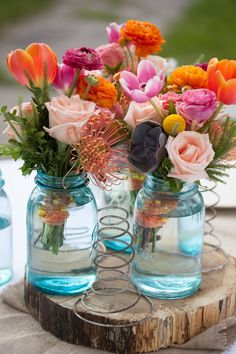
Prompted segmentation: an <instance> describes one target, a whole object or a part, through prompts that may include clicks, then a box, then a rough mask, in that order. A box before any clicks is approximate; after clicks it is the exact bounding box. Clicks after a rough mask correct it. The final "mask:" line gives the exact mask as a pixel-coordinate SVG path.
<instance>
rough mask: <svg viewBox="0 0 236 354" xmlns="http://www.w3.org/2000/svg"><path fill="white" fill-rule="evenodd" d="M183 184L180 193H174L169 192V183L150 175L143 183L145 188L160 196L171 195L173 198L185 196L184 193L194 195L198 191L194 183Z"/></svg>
mask: <svg viewBox="0 0 236 354" xmlns="http://www.w3.org/2000/svg"><path fill="white" fill-rule="evenodd" d="M182 182H183V186H182V189H181V190H180V191H177V192H174V191H173V190H171V187H170V183H169V181H165V180H164V179H161V178H159V177H157V176H154V175H153V174H152V173H148V174H147V178H146V180H145V182H144V186H145V187H146V188H149V189H151V190H152V191H153V192H158V193H162V194H167V195H168V196H170V195H172V196H173V197H179V196H181V195H186V193H191V194H192V193H196V192H197V191H198V185H197V184H196V183H194V182H184V181H182Z"/></svg>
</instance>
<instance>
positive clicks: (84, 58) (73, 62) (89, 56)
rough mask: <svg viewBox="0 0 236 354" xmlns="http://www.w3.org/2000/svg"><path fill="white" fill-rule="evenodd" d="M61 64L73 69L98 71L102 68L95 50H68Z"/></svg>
mask: <svg viewBox="0 0 236 354" xmlns="http://www.w3.org/2000/svg"><path fill="white" fill-rule="evenodd" d="M63 63H64V64H66V65H68V66H71V67H72V68H75V69H85V70H98V69H101V68H102V60H101V58H100V55H99V54H98V52H97V51H96V50H95V49H92V48H86V47H81V48H70V49H67V51H66V52H65V54H64V55H63Z"/></svg>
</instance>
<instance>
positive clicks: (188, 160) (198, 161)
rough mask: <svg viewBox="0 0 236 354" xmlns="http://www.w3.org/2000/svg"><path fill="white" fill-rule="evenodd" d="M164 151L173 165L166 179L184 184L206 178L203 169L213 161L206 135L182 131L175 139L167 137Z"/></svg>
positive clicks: (210, 145)
mask: <svg viewBox="0 0 236 354" xmlns="http://www.w3.org/2000/svg"><path fill="white" fill-rule="evenodd" d="M166 150H167V152H168V155H169V158H170V160H171V162H172V164H173V165H174V167H173V168H172V170H171V171H170V172H169V174H168V177H174V178H178V179H180V180H182V181H185V182H195V181H198V180H199V179H201V178H208V175H207V173H206V171H205V168H206V167H207V166H208V165H209V163H210V162H211V161H212V160H213V157H214V154H215V152H214V150H213V149H212V144H211V143H210V141H209V135H208V134H200V133H198V132H194V131H184V132H181V133H179V134H178V135H177V136H176V137H175V138H173V137H172V136H169V138H168V141H167V144H166Z"/></svg>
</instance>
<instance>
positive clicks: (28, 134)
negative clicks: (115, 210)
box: [0, 20, 236, 252]
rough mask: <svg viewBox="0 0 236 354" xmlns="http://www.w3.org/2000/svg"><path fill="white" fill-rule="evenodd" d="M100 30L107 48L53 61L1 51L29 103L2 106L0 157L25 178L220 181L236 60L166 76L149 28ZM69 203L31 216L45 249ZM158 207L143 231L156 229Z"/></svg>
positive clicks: (231, 138)
mask: <svg viewBox="0 0 236 354" xmlns="http://www.w3.org/2000/svg"><path fill="white" fill-rule="evenodd" d="M106 30H107V35H108V42H109V43H108V44H105V45H102V46H99V47H98V48H96V49H91V48H87V47H82V48H70V49H68V50H67V51H66V52H65V54H64V55H63V60H62V61H63V63H62V64H59V63H58V61H57V57H56V54H55V53H54V51H53V50H52V49H51V48H50V47H49V46H48V45H46V44H39V43H33V44H31V45H29V46H28V47H27V48H26V49H25V50H22V49H16V50H14V51H12V52H11V53H9V55H8V57H7V66H8V69H9V71H10V73H11V74H12V75H13V76H14V78H15V79H16V80H17V81H18V82H19V83H20V84H21V85H23V86H26V87H27V89H28V90H30V92H31V93H32V100H31V101H30V102H21V101H19V103H18V105H17V106H15V107H14V108H13V109H11V110H10V111H8V110H7V107H6V106H3V107H2V108H1V113H2V115H3V116H4V119H5V121H6V122H7V124H8V127H7V129H6V131H5V133H6V134H7V135H8V137H9V143H8V144H7V145H2V146H0V154H1V155H7V156H12V157H13V158H14V159H18V158H21V159H22V160H23V161H24V163H23V166H22V168H21V170H22V173H23V174H24V175H27V174H30V173H31V172H32V171H33V170H37V171H42V172H43V173H45V174H47V175H50V176H61V177H66V176H68V175H71V174H72V175H73V174H81V173H88V174H89V175H90V178H91V180H92V181H93V182H94V183H95V184H96V185H97V186H98V187H100V188H103V189H107V188H109V187H110V186H111V185H112V184H114V183H119V180H120V179H121V178H122V177H121V175H120V172H121V171H124V169H127V168H128V166H129V168H130V169H132V170H135V171H136V172H135V173H136V174H135V175H134V178H132V175H131V179H132V181H131V182H132V183H131V184H133V185H135V183H134V182H135V180H136V182H137V181H139V182H140V181H142V178H139V177H137V176H138V174H140V173H141V174H146V173H152V174H153V175H154V176H157V177H158V178H160V179H162V180H164V181H168V183H169V184H170V186H171V188H172V190H173V191H175V192H176V191H180V190H181V188H182V186H183V183H184V182H196V183H199V180H200V179H202V178H211V179H213V180H215V181H222V178H223V177H224V176H225V175H226V173H225V170H226V169H228V168H229V167H232V163H230V159H231V158H232V155H233V152H234V151H235V150H234V149H235V147H236V122H233V121H232V120H231V119H230V118H229V117H228V115H227V114H226V113H225V112H224V105H230V104H235V103H236V61H234V60H228V59H224V60H220V61H218V60H217V59H216V58H213V59H211V60H210V61H209V62H208V63H203V64H199V63H197V64H195V65H184V66H180V67H177V68H175V69H174V68H173V62H172V61H171V60H166V59H164V58H162V57H160V56H158V52H159V51H160V50H161V47H162V45H164V44H165V40H164V39H163V37H162V35H161V33H160V31H159V29H158V28H157V27H156V26H155V25H154V24H151V23H149V22H142V21H137V20H128V21H127V22H126V23H124V24H122V25H118V24H116V23H112V24H110V25H109V26H108V27H107V29H106ZM49 88H50V90H49ZM51 88H53V89H56V91H57V94H56V93H54V95H53V97H52V98H50V96H49V93H50V94H51V92H52V91H51ZM130 133H131V138H130V139H129V136H130ZM127 162H129V163H127ZM141 184H142V183H136V186H137V185H138V186H139V187H140V186H141ZM139 187H138V188H139ZM132 188H133V187H132ZM134 189H137V188H133V190H134ZM72 202H73V201H72V200H70V199H67V200H60V201H59V204H58V202H56V203H55V202H54V199H53V198H51V196H48V199H47V203H45V208H44V209H42V210H39V213H40V215H41V216H42V218H43V220H44V223H45V226H47V227H45V230H46V231H45V232H46V234H45V235H44V237H43V240H45V244H46V245H47V247H49V248H50V247H51V246H52V244H51V243H52V241H51V240H52V238H51V236H50V235H51V233H52V232H53V230H55V227H57V226H59V230H58V228H57V230H56V235H57V236H56V237H59V239H61V238H62V237H61V235H62V232H63V225H64V222H65V221H66V218H67V216H68V213H67V206H68V205H69V204H70V203H72ZM53 203H54V204H53ZM55 204H56V205H55ZM168 207H169V206H168ZM164 208H165V206H164ZM154 209H155V208H154ZM154 209H153V210H154ZM147 210H148V213H149V217H150V208H149V207H148V208H147ZM153 210H152V211H153ZM157 210H158V212H157V214H158V215H156V214H155V215H154V219H153V218H152V217H151V218H150V223H151V224H152V227H154V226H155V225H160V223H161V224H162V219H161V217H160V218H159V215H160V214H161V210H162V208H161V207H160V205H158V208H157ZM145 215H146V212H144V215H139V216H138V217H139V218H140V220H141V219H142V220H144V219H145ZM146 216H147V215H146ZM157 216H158V218H157ZM146 219H147V217H146ZM159 219H161V220H159ZM144 224H145V227H146V226H147V225H146V224H147V222H144ZM48 226H49V227H48ZM58 235H59V236H58ZM57 245H60V242H57ZM57 250H58V247H56V249H55V250H54V251H55V252H57Z"/></svg>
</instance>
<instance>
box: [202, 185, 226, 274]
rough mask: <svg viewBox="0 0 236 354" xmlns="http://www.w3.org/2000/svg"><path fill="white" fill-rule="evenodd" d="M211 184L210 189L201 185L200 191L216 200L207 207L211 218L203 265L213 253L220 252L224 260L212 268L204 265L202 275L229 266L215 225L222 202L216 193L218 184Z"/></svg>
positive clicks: (206, 230)
mask: <svg viewBox="0 0 236 354" xmlns="http://www.w3.org/2000/svg"><path fill="white" fill-rule="evenodd" d="M211 183H212V185H211V186H210V187H209V186H204V185H201V188H200V190H201V192H202V193H203V194H204V193H210V194H211V195H212V196H213V198H214V199H213V202H212V203H211V204H209V205H206V210H207V212H208V213H209V216H206V218H205V234H204V239H205V241H204V245H203V251H202V257H203V264H204V257H208V254H209V253H211V252H218V253H219V254H220V255H221V256H222V257H221V258H223V260H221V262H220V263H219V264H214V265H212V266H207V267H206V266H204V265H203V267H202V273H210V272H214V271H217V270H221V269H223V268H224V267H225V266H226V265H227V264H228V257H227V255H226V253H225V252H224V250H223V249H222V247H221V246H222V241H221V239H220V238H219V236H217V235H216V234H215V228H214V225H213V221H214V220H215V218H216V217H217V210H216V206H217V205H218V204H219V202H220V196H219V194H218V193H217V192H216V187H217V183H216V182H214V181H212V182H211ZM209 237H210V238H211V239H212V241H210V242H209V241H206V238H209ZM214 241H215V242H214Z"/></svg>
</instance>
